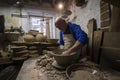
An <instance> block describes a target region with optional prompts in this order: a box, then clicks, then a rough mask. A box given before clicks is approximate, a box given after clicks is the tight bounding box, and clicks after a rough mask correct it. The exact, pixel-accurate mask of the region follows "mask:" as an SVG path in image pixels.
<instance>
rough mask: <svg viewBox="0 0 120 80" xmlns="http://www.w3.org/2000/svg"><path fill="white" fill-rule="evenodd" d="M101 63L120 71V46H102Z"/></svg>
mask: <svg viewBox="0 0 120 80" xmlns="http://www.w3.org/2000/svg"><path fill="white" fill-rule="evenodd" d="M100 64H101V65H102V66H104V67H109V68H113V69H116V70H119V71H120V48H112V47H102V49H101V58H100Z"/></svg>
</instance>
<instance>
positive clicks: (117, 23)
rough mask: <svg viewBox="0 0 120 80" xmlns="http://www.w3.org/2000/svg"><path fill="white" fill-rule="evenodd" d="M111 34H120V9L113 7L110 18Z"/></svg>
mask: <svg viewBox="0 0 120 80" xmlns="http://www.w3.org/2000/svg"><path fill="white" fill-rule="evenodd" d="M110 31H112V32H120V8H118V7H113V9H112V17H111V29H110Z"/></svg>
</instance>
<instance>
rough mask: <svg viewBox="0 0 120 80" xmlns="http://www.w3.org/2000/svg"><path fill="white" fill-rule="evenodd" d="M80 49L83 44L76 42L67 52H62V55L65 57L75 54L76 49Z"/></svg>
mask: <svg viewBox="0 0 120 80" xmlns="http://www.w3.org/2000/svg"><path fill="white" fill-rule="evenodd" d="M82 47H83V44H82V43H80V42H79V41H76V42H75V44H74V45H73V46H72V47H71V48H69V49H68V50H66V51H64V52H63V53H62V55H66V56H67V55H71V54H73V52H76V51H77V50H78V49H80V48H82Z"/></svg>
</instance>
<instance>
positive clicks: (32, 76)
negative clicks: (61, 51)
mask: <svg viewBox="0 0 120 80" xmlns="http://www.w3.org/2000/svg"><path fill="white" fill-rule="evenodd" d="M53 61H54V59H53V58H52V57H48V56H46V55H43V56H40V57H39V58H37V59H34V60H27V61H25V62H24V64H23V66H22V68H21V70H20V72H19V74H18V76H17V79H16V80H67V77H66V75H65V71H64V70H62V71H61V70H58V69H56V68H54V67H53V66H52V63H53Z"/></svg>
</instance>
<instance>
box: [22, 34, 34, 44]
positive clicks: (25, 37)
mask: <svg viewBox="0 0 120 80" xmlns="http://www.w3.org/2000/svg"><path fill="white" fill-rule="evenodd" d="M23 37H24V41H25V42H32V41H33V40H34V36H33V35H31V34H25V35H24V36H23Z"/></svg>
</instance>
